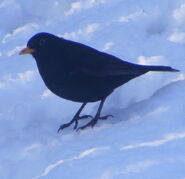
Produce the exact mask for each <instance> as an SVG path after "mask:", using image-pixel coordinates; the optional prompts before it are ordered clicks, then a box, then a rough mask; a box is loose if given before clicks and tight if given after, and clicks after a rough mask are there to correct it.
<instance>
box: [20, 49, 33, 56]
mask: <svg viewBox="0 0 185 179" xmlns="http://www.w3.org/2000/svg"><path fill="white" fill-rule="evenodd" d="M34 51H35V49H32V48H28V47H27V48H24V49H22V50H21V51H20V53H19V55H25V54H31V53H33V52H34Z"/></svg>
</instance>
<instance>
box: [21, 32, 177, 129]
mask: <svg viewBox="0 0 185 179" xmlns="http://www.w3.org/2000/svg"><path fill="white" fill-rule="evenodd" d="M20 54H21V55H22V54H32V56H33V57H34V58H35V60H36V63H37V66H38V69H39V72H40V75H41V77H42V79H43V80H44V83H45V84H46V86H47V87H48V88H49V89H50V90H51V91H52V92H53V93H54V94H56V95H58V96H60V97H61V98H64V99H67V100H71V101H75V102H80V103H82V105H81V107H80V109H79V110H78V111H77V113H76V114H75V116H74V117H73V119H72V120H71V121H70V122H69V123H67V124H63V125H61V126H60V128H59V129H58V132H59V131H60V130H62V129H64V128H66V127H69V126H70V125H71V124H72V123H75V126H74V129H76V128H77V126H78V120H79V119H84V118H87V117H91V118H92V119H91V121H90V122H89V123H87V124H86V125H84V126H82V127H80V128H78V129H84V128H86V127H88V126H91V127H93V126H94V125H95V124H96V123H97V121H98V119H107V118H108V117H109V116H110V115H107V116H103V117H101V116H100V113H101V110H102V108H103V104H104V102H105V99H106V97H107V96H109V95H110V94H111V93H112V92H113V91H114V89H115V88H117V87H119V86H121V85H123V84H125V83H127V82H128V81H129V80H131V79H133V78H136V77H138V76H140V75H143V74H144V73H147V72H149V71H164V72H166V71H169V72H178V71H179V70H176V69H173V68H171V67H169V66H146V65H137V64H133V63H129V62H126V61H123V60H121V59H119V58H117V57H115V56H113V55H109V54H107V53H104V52H100V51H98V50H96V49H94V48H91V47H89V46H86V45H84V44H81V43H78V42H73V41H70V40H66V39H64V38H59V37H57V36H55V35H52V34H49V33H44V32H43V33H38V34H36V35H34V36H33V37H32V38H31V39H30V40H29V41H28V43H27V48H25V49H23V50H22V51H21V52H20ZM96 101H100V105H99V108H98V110H97V113H96V115H95V117H92V116H90V115H85V116H80V113H81V111H82V110H83V108H84V107H85V105H86V104H87V103H90V102H96Z"/></svg>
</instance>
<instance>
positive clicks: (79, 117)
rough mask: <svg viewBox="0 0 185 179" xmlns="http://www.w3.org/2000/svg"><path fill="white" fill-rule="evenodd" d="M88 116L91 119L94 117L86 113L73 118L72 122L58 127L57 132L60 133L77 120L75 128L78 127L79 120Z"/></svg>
mask: <svg viewBox="0 0 185 179" xmlns="http://www.w3.org/2000/svg"><path fill="white" fill-rule="evenodd" d="M86 118H91V119H93V117H92V116H91V115H84V116H78V117H75V118H73V119H72V121H71V122H69V123H66V124H63V125H61V126H60V127H59V129H58V131H57V132H58V133H59V132H60V131H61V130H63V129H65V128H67V127H69V126H70V125H71V124H72V123H74V122H75V126H74V128H73V130H75V129H76V128H77V127H78V120H83V119H86Z"/></svg>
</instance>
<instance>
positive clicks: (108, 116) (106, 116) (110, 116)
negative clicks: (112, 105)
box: [98, 114, 114, 120]
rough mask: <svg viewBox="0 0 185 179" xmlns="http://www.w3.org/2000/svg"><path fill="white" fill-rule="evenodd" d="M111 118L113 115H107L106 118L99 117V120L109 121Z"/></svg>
mask: <svg viewBox="0 0 185 179" xmlns="http://www.w3.org/2000/svg"><path fill="white" fill-rule="evenodd" d="M109 117H112V118H113V117H114V116H113V115H110V114H109V115H106V116H102V117H99V118H98V119H100V120H107V119H108V118H109Z"/></svg>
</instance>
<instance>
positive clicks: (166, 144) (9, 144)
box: [0, 0, 185, 179]
mask: <svg viewBox="0 0 185 179" xmlns="http://www.w3.org/2000/svg"><path fill="white" fill-rule="evenodd" d="M184 10H185V1H184V0H178V1H170V0H163V1H161V0H152V1H145V0H137V1H136V0H124V1H123V0H114V1H111V0H63V1H61V0H55V1H51V0H45V1H35V0H27V1H26V3H25V1H24V0H2V1H1V2H0V12H1V19H0V26H1V29H0V99H1V101H0V135H1V138H0V179H12V178H13V179H25V178H26V179H53V178H54V179H61V178H64V179H68V178H69V179H72V178H77V179H78V178H79V179H84V178H88V179H113V178H116V179H119V178H120V179H122V178H124V179H140V178H141V179H143V178H149V179H161V178H162V179H184V178H185V156H184V151H185V120H184V116H185V103H184V101H185V100H184V91H185V72H184V70H185V61H184V58H185V48H184V44H185V28H184V27H185V11H184ZM42 31H45V32H50V33H53V34H56V35H59V36H62V37H65V38H68V39H71V40H75V41H78V42H82V43H84V44H87V45H90V46H92V47H94V48H96V49H99V50H102V51H105V52H107V53H110V54H113V55H116V56H118V57H120V58H122V59H124V60H127V61H130V62H134V63H140V64H146V65H148V64H150V65H169V66H172V67H174V68H176V69H179V70H181V72H179V73H162V72H159V73H157V72H151V73H148V74H146V75H143V76H141V77H139V78H137V79H134V80H132V81H130V82H129V83H127V84H126V85H123V86H122V87H120V88H119V89H117V90H115V92H114V93H113V94H112V95H111V96H110V97H109V98H108V99H107V101H106V103H105V106H104V111H103V113H105V114H113V115H114V118H110V119H109V120H107V121H99V123H98V124H97V126H95V127H94V128H93V129H86V130H84V131H81V132H75V131H73V130H72V127H70V128H68V129H65V130H64V131H62V132H61V133H59V134H58V133H57V129H58V127H59V126H60V125H61V124H63V123H65V122H67V121H69V120H71V118H72V117H73V115H74V113H75V112H76V111H77V110H78V108H79V106H80V104H78V103H74V102H71V101H67V100H64V99H61V98H59V97H57V96H55V95H54V94H52V93H51V92H50V91H49V90H48V89H47V88H46V87H45V85H44V83H43V81H42V79H41V77H40V76H39V73H38V70H37V67H36V64H35V61H34V59H33V58H32V57H31V56H29V55H27V56H19V55H18V53H19V51H20V50H21V49H22V48H23V47H25V45H26V43H27V41H28V39H29V38H30V37H31V36H32V35H34V34H35V33H38V32H42ZM97 107H98V103H92V104H89V105H88V106H87V107H86V109H85V110H84V114H92V115H93V114H95V112H96V110H97ZM86 122H88V119H87V120H83V121H81V122H80V124H79V125H80V126H81V125H84V124H85V123H86Z"/></svg>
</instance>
